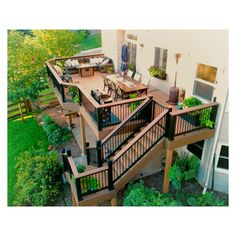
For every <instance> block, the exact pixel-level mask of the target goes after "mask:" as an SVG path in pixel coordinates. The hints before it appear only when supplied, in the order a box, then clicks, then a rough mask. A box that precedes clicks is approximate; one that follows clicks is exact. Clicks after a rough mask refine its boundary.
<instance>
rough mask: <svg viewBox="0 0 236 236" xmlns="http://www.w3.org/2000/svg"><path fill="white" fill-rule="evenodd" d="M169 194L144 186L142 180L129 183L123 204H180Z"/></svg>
mask: <svg viewBox="0 0 236 236" xmlns="http://www.w3.org/2000/svg"><path fill="white" fill-rule="evenodd" d="M181 204H182V203H181V202H179V201H177V200H175V199H174V198H173V197H172V196H171V195H168V194H161V193H160V192H158V191H156V190H155V189H151V188H146V187H145V186H144V183H143V181H142V180H140V181H139V182H137V183H134V184H132V183H131V184H129V186H128V189H127V190H126V191H125V194H124V202H123V205H124V206H181Z"/></svg>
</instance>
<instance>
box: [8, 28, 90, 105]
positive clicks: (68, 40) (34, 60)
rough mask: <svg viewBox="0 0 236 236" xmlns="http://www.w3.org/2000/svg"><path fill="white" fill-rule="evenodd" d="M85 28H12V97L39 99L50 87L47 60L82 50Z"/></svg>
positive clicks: (15, 99)
mask: <svg viewBox="0 0 236 236" xmlns="http://www.w3.org/2000/svg"><path fill="white" fill-rule="evenodd" d="M85 36H86V32H85V31H80V32H79V33H78V32H76V31H69V30H32V35H30V34H25V33H24V32H21V31H16V30H11V31H9V32H8V95H9V96H8V99H9V101H13V102H20V101H24V100H26V99H31V100H33V101H34V100H36V99H37V96H38V95H39V93H40V92H41V91H42V90H44V89H45V88H47V87H48V83H47V79H46V78H47V71H46V67H45V61H47V60H49V59H52V58H56V57H63V56H73V55H74V54H75V53H78V52H79V44H80V43H81V42H82V41H83V39H84V37H85Z"/></svg>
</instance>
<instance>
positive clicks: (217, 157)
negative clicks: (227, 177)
mask: <svg viewBox="0 0 236 236" xmlns="http://www.w3.org/2000/svg"><path fill="white" fill-rule="evenodd" d="M222 146H228V147H229V144H228V143H223V142H219V143H218V145H217V148H216V152H215V155H216V156H215V170H216V171H218V172H221V173H224V174H228V173H229V169H224V168H221V167H217V165H218V162H219V159H220V151H221V147H222ZM228 160H229V157H228Z"/></svg>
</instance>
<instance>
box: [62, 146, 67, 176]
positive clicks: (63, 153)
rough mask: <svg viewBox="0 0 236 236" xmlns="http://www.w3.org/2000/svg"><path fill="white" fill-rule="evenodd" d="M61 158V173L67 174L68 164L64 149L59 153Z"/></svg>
mask: <svg viewBox="0 0 236 236" xmlns="http://www.w3.org/2000/svg"><path fill="white" fill-rule="evenodd" d="M61 158H62V163H63V171H64V172H67V171H68V162H67V153H66V150H65V148H63V149H62V151H61Z"/></svg>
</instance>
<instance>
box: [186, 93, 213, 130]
mask: <svg viewBox="0 0 236 236" xmlns="http://www.w3.org/2000/svg"><path fill="white" fill-rule="evenodd" d="M202 104H203V103H202V101H201V100H199V99H198V98H196V97H189V98H185V99H184V101H183V103H182V104H181V108H182V109H185V108H190V107H195V106H199V105H202ZM182 118H183V119H184V120H186V121H188V122H189V123H191V124H192V125H195V126H199V125H201V126H205V127H208V128H213V125H214V122H213V121H211V108H208V109H203V110H200V111H195V112H191V113H186V114H183V115H182Z"/></svg>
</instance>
